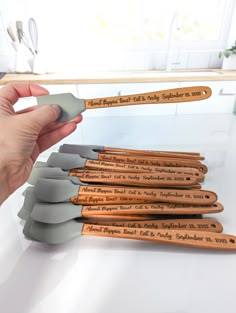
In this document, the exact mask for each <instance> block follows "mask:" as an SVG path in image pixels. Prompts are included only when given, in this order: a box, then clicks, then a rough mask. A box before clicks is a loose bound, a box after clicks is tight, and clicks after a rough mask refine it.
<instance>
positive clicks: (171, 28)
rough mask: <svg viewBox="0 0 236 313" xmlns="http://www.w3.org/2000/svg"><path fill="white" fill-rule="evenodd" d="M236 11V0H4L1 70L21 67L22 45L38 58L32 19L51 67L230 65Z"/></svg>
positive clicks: (39, 46)
mask: <svg viewBox="0 0 236 313" xmlns="http://www.w3.org/2000/svg"><path fill="white" fill-rule="evenodd" d="M235 12H236V8H235V1H234V0H198V1H189V0H178V1H173V0H165V1H162V0H119V1H117V0H113V1H108V0H100V1H95V0H87V1H81V0H61V1H56V0H50V1H46V0H41V1H36V0H31V1H29V0H20V1H18V0H1V3H0V71H1V72H14V71H15V70H16V68H15V66H16V65H15V57H16V53H18V54H19V53H20V52H19V51H21V53H23V54H25V57H26V58H27V57H28V58H29V59H30V58H32V57H33V53H32V52H31V51H30V49H32V50H33V44H32V39H31V35H32V33H30V27H29V20H30V18H31V19H32V18H33V19H34V21H35V23H36V30H37V36H36V38H33V41H36V44H37V54H38V58H40V62H41V63H43V64H44V67H46V70H47V71H49V72H72V71H73V72H79V71H84V70H86V71H89V70H105V71H106V70H108V71H109V70H156V69H161V70H171V69H198V68H201V69H203V68H204V69H208V68H222V67H223V68H224V67H227V65H226V64H224V61H225V60H226V58H224V57H221V58H220V57H219V53H220V52H221V51H222V50H224V49H225V48H228V47H230V46H231V45H233V44H234V42H235V40H236V34H235V33H236V25H235V23H236V13H235ZM17 22H18V26H19V25H21V26H22V29H23V34H24V40H23V41H21V42H18V41H19V39H18V36H17V35H18V34H17V27H16V23H17ZM19 22H20V24H19ZM9 30H10V32H13V33H14V32H15V37H16V38H15V40H14V36H13V38H12V36H10V35H9ZM31 31H32V29H31ZM33 35H35V31H34V29H33ZM20 47H21V48H20ZM22 47H23V49H22ZM29 48H30V49H29ZM22 50H23V52H22ZM33 52H34V50H33Z"/></svg>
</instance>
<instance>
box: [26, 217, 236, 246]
mask: <svg viewBox="0 0 236 313" xmlns="http://www.w3.org/2000/svg"><path fill="white" fill-rule="evenodd" d="M23 232H24V234H25V236H27V237H28V238H30V239H32V240H38V241H41V242H45V243H48V244H59V243H64V242H66V241H68V240H71V239H73V238H76V237H78V236H80V235H90V236H102V237H112V238H123V239H136V240H145V241H153V242H158V243H167V244H174V245H181V246H186V247H194V248H206V249H217V250H230V251H236V237H235V236H233V235H226V234H219V233H212V232H202V231H190V230H166V229H157V230H156V229H151V230H149V229H145V228H130V227H119V226H110V225H109V226H108V225H106V226H104V225H95V224H86V223H84V224H83V223H80V222H77V221H75V220H70V221H68V222H64V223H60V224H47V223H40V222H36V221H34V220H32V219H28V220H27V223H26V225H25V227H24V229H23Z"/></svg>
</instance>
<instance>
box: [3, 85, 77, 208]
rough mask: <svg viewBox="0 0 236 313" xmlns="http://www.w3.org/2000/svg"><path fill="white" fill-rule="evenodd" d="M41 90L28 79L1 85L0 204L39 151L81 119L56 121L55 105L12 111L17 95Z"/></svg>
mask: <svg viewBox="0 0 236 313" xmlns="http://www.w3.org/2000/svg"><path fill="white" fill-rule="evenodd" d="M44 94H48V91H47V90H46V89H44V88H42V87H40V86H37V85H33V84H29V83H15V84H8V85H6V86H4V87H2V88H1V89H0V150H1V152H0V204H1V203H2V202H3V201H4V200H5V199H6V198H7V197H8V196H9V195H10V194H11V193H13V192H14V191H15V190H16V189H17V188H19V187H20V186H21V185H22V184H24V183H25V182H26V181H27V179H28V177H29V175H30V172H31V170H32V167H33V164H34V162H35V160H36V159H37V157H38V156H39V154H40V153H41V152H43V151H44V150H46V149H48V148H49V147H51V146H52V145H54V144H56V143H57V142H58V141H60V140H61V139H63V138H64V137H66V136H68V135H70V134H71V133H72V132H73V131H75V129H76V127H77V123H80V122H81V120H82V116H81V115H78V116H77V117H76V118H75V119H73V120H72V121H69V122H67V123H59V122H55V121H56V120H57V118H58V116H59V114H60V108H59V107H58V106H57V105H50V106H43V107H41V108H38V107H31V108H28V109H25V110H22V111H19V112H15V111H14V108H13V105H14V104H15V103H16V102H17V100H18V99H19V98H21V97H28V96H40V95H44Z"/></svg>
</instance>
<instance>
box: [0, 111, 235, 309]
mask: <svg viewBox="0 0 236 313" xmlns="http://www.w3.org/2000/svg"><path fill="white" fill-rule="evenodd" d="M83 123H84V124H83V128H82V129H80V128H79V129H78V131H77V132H76V133H75V134H74V135H72V136H70V138H68V139H67V140H66V141H65V142H67V143H70V142H71V143H76V142H78V143H81V142H80V139H79V138H80V135H81V138H82V135H83V136H84V138H86V139H84V140H83V142H82V143H91V144H95V143H97V144H102V143H103V144H104V145H108V144H109V145H112V146H123V147H131V148H133V147H137V148H144V149H146V148H147V149H149V148H152V149H153V148H156V149H167V150H185V151H191V150H192V151H199V152H201V153H202V154H203V155H205V157H206V164H207V165H208V167H209V173H208V175H207V179H206V182H205V184H204V186H203V188H204V189H209V190H213V191H215V192H217V194H218V197H219V202H221V203H222V204H223V205H224V207H225V210H224V212H222V213H220V214H218V215H214V217H216V218H217V219H218V220H219V221H220V222H221V223H222V224H223V226H224V233H229V234H236V208H235V204H234V201H235V192H236V176H235V174H236V117H235V116H234V115H195V116H189V115H183V116H179V117H178V118H177V117H175V116H165V117H164V116H163V117H151V116H146V117H127V118H126V117H123V118H122V117H117V118H116V117H113V118H111V117H107V118H106V117H101V118H99V117H98V118H96V119H94V118H87V119H85V120H84V121H83ZM92 125H93V126H94V125H95V126H96V129H97V132H94V131H92V130H93V127H92ZM56 149H57V147H54V148H53V149H51V151H52V150H55V151H56ZM48 154H49V152H47V153H44V154H43V155H42V156H41V158H40V159H41V160H45V158H47V156H48ZM25 187H26V186H23V187H22V188H21V189H20V190H18V191H17V192H15V194H13V195H12V196H11V197H10V198H9V199H8V200H7V201H6V202H5V203H4V204H3V206H2V207H1V208H0V242H1V248H0V311H1V312H2V313H78V312H79V313H121V312H132V313H134V312H135V313H143V312H147V313H159V312H160V313H200V312H202V313H222V312H226V313H235V310H236V309H235V306H236V304H235V285H236V268H235V266H236V253H225V252H217V251H206V250H200V249H191V248H182V247H174V246H168V245H161V244H156V243H149V242H142V241H131V240H122V239H110V238H99V237H90V236H84V237H81V238H77V239H75V240H73V241H70V242H68V243H66V244H63V245H59V246H48V245H45V244H41V243H36V242H30V241H28V240H27V239H25V238H24V236H23V234H22V225H21V221H20V220H19V219H18V217H17V216H16V214H17V212H18V211H19V209H20V208H21V205H22V203H23V197H22V196H21V192H22V191H23V190H24V189H25Z"/></svg>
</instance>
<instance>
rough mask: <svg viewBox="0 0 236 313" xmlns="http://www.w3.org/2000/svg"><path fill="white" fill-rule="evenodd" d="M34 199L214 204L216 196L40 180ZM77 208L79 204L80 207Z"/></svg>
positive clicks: (202, 192)
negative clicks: (97, 198)
mask: <svg viewBox="0 0 236 313" xmlns="http://www.w3.org/2000/svg"><path fill="white" fill-rule="evenodd" d="M34 192H35V195H36V197H37V198H38V199H39V200H41V201H46V202H52V203H54V202H72V203H75V204H76V203H78V202H79V196H80V195H85V196H100V195H101V196H104V195H105V196H111V197H115V196H123V197H127V198H131V199H132V198H133V199H139V200H147V201H153V202H173V203H187V204H201V205H206V204H213V203H215V202H216V200H217V195H216V193H214V192H212V191H204V190H181V189H157V188H141V187H136V188H134V187H116V186H115V187H111V186H100V185H93V186H78V185H74V184H73V183H72V182H70V181H68V180H56V179H45V178H40V179H39V180H38V181H37V183H36V185H35V188H34ZM79 204H80V203H79Z"/></svg>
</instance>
